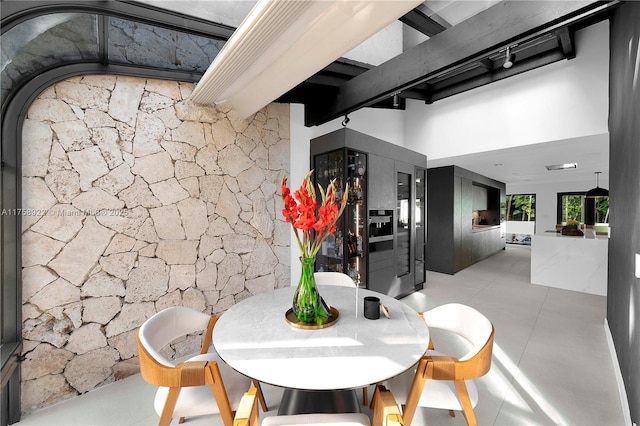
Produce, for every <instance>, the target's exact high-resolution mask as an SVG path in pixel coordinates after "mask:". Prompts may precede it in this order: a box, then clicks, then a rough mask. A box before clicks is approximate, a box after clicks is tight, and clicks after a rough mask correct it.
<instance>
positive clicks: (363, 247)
mask: <svg viewBox="0 0 640 426" xmlns="http://www.w3.org/2000/svg"><path fill="white" fill-rule="evenodd" d="M366 174H367V155H366V154H364V153H362V152H358V151H353V150H347V182H348V183H349V201H348V204H347V207H346V209H345V214H344V216H346V238H347V253H348V257H347V259H346V261H347V264H346V271H345V273H346V274H347V275H349V276H350V277H351V278H352V279H353V281H354V282H355V283H356V284H357V285H359V286H363V287H366V283H367V247H368V244H367V210H366V206H367V181H366Z"/></svg>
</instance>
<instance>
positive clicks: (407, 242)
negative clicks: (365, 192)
mask: <svg viewBox="0 0 640 426" xmlns="http://www.w3.org/2000/svg"><path fill="white" fill-rule="evenodd" d="M411 186H412V182H411V174H409V173H404V172H398V175H397V193H398V203H397V207H396V217H397V231H396V236H397V240H396V241H397V244H396V275H397V276H398V277H402V276H403V275H407V274H409V273H410V272H411V267H410V264H411V214H412V210H413V209H412V208H411Z"/></svg>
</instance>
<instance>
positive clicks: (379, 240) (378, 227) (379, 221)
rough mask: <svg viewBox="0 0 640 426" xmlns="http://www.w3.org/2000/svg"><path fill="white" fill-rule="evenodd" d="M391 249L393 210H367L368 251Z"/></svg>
mask: <svg viewBox="0 0 640 426" xmlns="http://www.w3.org/2000/svg"><path fill="white" fill-rule="evenodd" d="M388 250H393V210H369V253H375V252H380V251H388Z"/></svg>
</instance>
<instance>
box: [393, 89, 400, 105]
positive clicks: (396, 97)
mask: <svg viewBox="0 0 640 426" xmlns="http://www.w3.org/2000/svg"><path fill="white" fill-rule="evenodd" d="M399 106H400V92H396V93H394V94H393V107H394V108H398V107H399Z"/></svg>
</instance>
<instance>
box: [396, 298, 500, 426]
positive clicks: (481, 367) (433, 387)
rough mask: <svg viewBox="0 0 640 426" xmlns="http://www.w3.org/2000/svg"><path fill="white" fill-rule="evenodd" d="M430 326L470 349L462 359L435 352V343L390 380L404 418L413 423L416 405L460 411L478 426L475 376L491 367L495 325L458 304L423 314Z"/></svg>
mask: <svg viewBox="0 0 640 426" xmlns="http://www.w3.org/2000/svg"><path fill="white" fill-rule="evenodd" d="M423 318H424V320H425V322H426V323H427V326H428V327H429V329H442V330H445V331H447V332H451V333H455V334H456V335H458V336H460V337H462V338H463V339H465V340H466V341H467V342H468V343H469V344H470V348H469V350H468V351H467V352H466V354H464V355H463V356H462V357H460V358H459V359H457V358H455V357H451V356H446V355H444V354H441V353H439V352H436V351H435V350H434V347H433V342H429V350H428V351H427V352H426V353H425V355H424V356H423V357H422V359H421V360H420V361H419V362H418V364H417V368H415V369H411V370H409V371H408V372H406V373H403V374H401V375H399V376H397V377H394V378H392V379H390V380H389V381H388V382H387V384H388V387H389V389H390V390H391V391H392V392H393V395H394V396H395V398H396V400H397V401H398V402H399V403H400V404H402V406H403V412H402V415H403V418H404V420H405V422H406V424H408V425H409V424H411V421H412V419H413V416H414V414H415V411H416V408H417V407H418V406H420V407H430V408H441V409H447V410H449V413H450V414H451V416H454V415H455V413H454V410H461V411H462V412H463V413H464V416H465V418H466V420H467V423H468V424H469V425H476V424H477V421H476V418H475V414H474V413H473V407H475V406H476V404H477V403H478V390H477V388H476V385H475V384H474V382H473V379H476V378H478V377H481V376H483V375H485V374H486V373H487V372H488V371H489V369H490V368H491V356H492V350H493V340H494V328H493V325H492V324H491V322H490V321H489V320H488V319H487V318H486V317H485V316H484V315H482V314H481V313H480V312H478V311H477V310H475V309H474V308H472V307H470V306H466V305H462V304H458V303H450V304H446V305H442V306H438V307H436V308H434V309H432V310H430V311H428V312H426V313H424V314H423Z"/></svg>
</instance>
